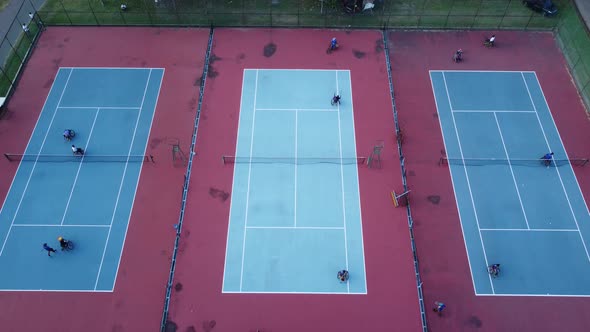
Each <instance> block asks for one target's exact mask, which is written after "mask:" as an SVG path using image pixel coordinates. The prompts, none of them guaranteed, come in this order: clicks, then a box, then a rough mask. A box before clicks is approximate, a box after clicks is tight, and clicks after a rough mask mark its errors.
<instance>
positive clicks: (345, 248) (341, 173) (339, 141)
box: [336, 72, 350, 293]
mask: <svg viewBox="0 0 590 332" xmlns="http://www.w3.org/2000/svg"><path fill="white" fill-rule="evenodd" d="M339 90H340V87H339V86H338V72H336V93H337V94H340V91H339ZM337 108H338V148H339V151H340V158H342V129H341V125H340V114H341V113H340V103H338V104H337ZM340 184H341V187H340V189H341V190H342V193H341V194H342V223H343V225H344V258H345V262H346V271H348V238H347V236H346V200H345V199H344V165H343V164H342V163H340ZM346 290H347V291H348V292H349V293H350V282H349V280H347V281H346Z"/></svg>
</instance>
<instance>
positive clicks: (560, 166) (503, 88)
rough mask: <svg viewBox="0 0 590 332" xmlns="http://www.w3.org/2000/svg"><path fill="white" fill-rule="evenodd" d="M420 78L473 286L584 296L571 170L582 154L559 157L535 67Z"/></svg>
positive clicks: (586, 223) (582, 205)
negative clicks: (425, 84) (428, 89)
mask: <svg viewBox="0 0 590 332" xmlns="http://www.w3.org/2000/svg"><path fill="white" fill-rule="evenodd" d="M430 77H431V80H432V87H433V90H434V95H435V101H436V107H437V109H438V115H439V120H440V124H441V128H442V133H443V138H444V143H445V150H446V158H444V160H445V161H446V162H447V163H448V165H449V169H450V172H451V178H452V182H453V187H454V190H455V198H456V202H457V207H458V210H459V216H460V219H461V226H462V229H463V236H464V239H465V246H466V249H467V254H468V259H469V264H470V267H471V275H472V279H473V284H474V289H475V293H476V294H477V295H503V296H506V295H515V296H589V295H590V283H589V282H588V281H589V280H590V279H589V277H588V276H589V275H590V256H589V253H588V246H589V243H588V240H589V239H590V214H589V212H588V207H587V205H586V202H585V201H584V197H583V195H582V192H581V189H580V186H579V184H578V181H577V179H576V176H575V174H574V170H573V167H577V166H583V165H585V162H584V160H583V159H577V158H575V156H568V154H567V152H566V150H565V148H564V146H563V143H562V141H561V138H560V136H559V132H558V130H557V128H556V125H555V122H554V120H553V117H552V115H551V111H550V110H549V107H548V105H547V102H546V100H545V97H544V94H543V91H542V89H541V86H540V83H539V81H538V79H537V76H536V74H535V73H534V72H485V71H484V72H480V71H431V72H430ZM548 152H554V157H553V158H554V160H553V161H552V162H550V163H548V164H547V165H545V164H544V163H543V162H542V161H541V160H540V157H541V156H543V155H544V154H546V153H548ZM441 160H443V159H441ZM585 167H589V166H585ZM490 264H500V265H501V274H500V276H499V277H497V278H493V277H492V276H490V275H489V274H488V272H487V266H488V265H490Z"/></svg>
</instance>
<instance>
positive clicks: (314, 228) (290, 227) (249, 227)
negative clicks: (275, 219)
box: [246, 226, 344, 230]
mask: <svg viewBox="0 0 590 332" xmlns="http://www.w3.org/2000/svg"><path fill="white" fill-rule="evenodd" d="M246 228H247V229H303V230H309V229H313V230H344V227H322V226H318V227H314V226H247V227H246Z"/></svg>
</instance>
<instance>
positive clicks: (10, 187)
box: [0, 69, 65, 237]
mask: <svg viewBox="0 0 590 332" xmlns="http://www.w3.org/2000/svg"><path fill="white" fill-rule="evenodd" d="M59 72H60V70H59V69H58V71H57V73H56V74H55V76H54V78H53V82H55V80H56V79H57V76H58V75H59ZM54 87H55V85H54V84H52V85H51V88H50V89H49V93H48V94H47V96H46V97H45V101H44V102H43V107H42V108H41V112H39V117H37V122H36V123H35V127H34V128H33V133H34V132H35V131H36V130H37V127H38V126H39V121H40V120H41V115H42V114H43V110H44V109H45V105H47V100H49V96H50V95H51V92H53V88H54ZM64 88H65V87H64ZM32 139H33V135H32V134H31V135H30V136H29V141H28V142H27V146H26V147H25V152H26V151H27V149H28V148H29V145H30V144H31V140H32ZM21 165H22V163H19V164H18V167H17V168H16V172H15V173H14V176H13V177H12V182H10V186H9V187H8V191H7V192H6V196H5V197H4V202H2V206H0V215H1V214H2V211H3V210H4V206H5V205H6V200H7V199H8V195H9V194H10V191H11V190H12V185H13V184H14V180H15V179H16V175H17V174H18V171H19V170H20V166H21ZM12 224H13V225H14V223H12ZM9 231H10V228H9ZM6 237H8V233H7V234H6Z"/></svg>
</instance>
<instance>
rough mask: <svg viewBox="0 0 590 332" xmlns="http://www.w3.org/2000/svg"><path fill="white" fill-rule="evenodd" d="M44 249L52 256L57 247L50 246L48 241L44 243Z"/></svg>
mask: <svg viewBox="0 0 590 332" xmlns="http://www.w3.org/2000/svg"><path fill="white" fill-rule="evenodd" d="M43 249H45V250H47V256H49V257H51V253H52V252H57V251H56V250H55V249H53V248H51V247H50V246H48V245H47V243H43Z"/></svg>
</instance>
